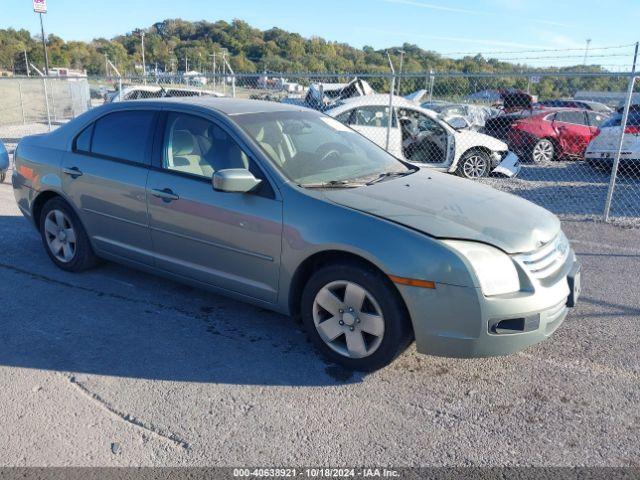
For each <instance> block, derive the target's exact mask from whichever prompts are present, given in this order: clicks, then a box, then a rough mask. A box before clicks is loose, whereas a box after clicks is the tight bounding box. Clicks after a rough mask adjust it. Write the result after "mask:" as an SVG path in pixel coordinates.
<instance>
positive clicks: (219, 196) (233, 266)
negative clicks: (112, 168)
mask: <svg viewBox="0 0 640 480" xmlns="http://www.w3.org/2000/svg"><path fill="white" fill-rule="evenodd" d="M163 117H164V118H163V120H162V123H163V125H164V126H163V128H162V130H163V132H164V133H163V137H164V140H163V141H162V142H161V143H160V142H159V143H160V144H159V146H158V147H156V148H157V150H158V155H156V156H155V157H154V168H153V169H152V172H151V173H150V175H149V182H148V185H147V201H148V209H149V216H150V220H149V221H150V227H151V236H152V240H153V246H154V251H155V257H156V266H157V267H159V268H161V269H162V270H165V271H168V272H171V273H173V274H175V275H179V276H181V277H186V278H189V279H193V280H197V281H199V282H202V283H204V284H208V285H213V286H216V287H218V288H222V289H224V290H227V291H230V292H235V293H238V294H241V295H245V296H249V297H252V298H256V299H259V300H262V301H265V302H269V303H273V302H275V301H276V296H277V290H278V272H279V268H280V252H281V241H282V202H281V201H280V199H279V198H277V196H276V191H275V190H274V188H273V187H272V186H271V184H270V182H269V180H268V179H267V178H266V176H265V175H264V173H263V172H262V170H261V169H260V168H259V167H258V165H257V164H256V163H255V162H254V160H253V159H252V158H251V156H250V154H248V153H247V151H246V150H245V149H243V147H241V146H240V144H239V143H238V141H237V139H236V137H234V135H232V134H231V132H230V131H229V130H228V129H227V128H226V127H222V126H221V125H219V124H218V123H217V122H214V121H212V120H210V119H208V118H204V117H201V116H197V115H193V114H191V113H180V112H169V113H166V114H164V115H163ZM229 168H246V169H249V170H250V171H251V172H252V173H253V174H254V175H255V176H256V177H257V178H260V179H261V180H262V183H261V185H259V187H258V188H257V189H256V190H254V191H252V192H249V193H228V192H219V191H216V190H214V189H213V186H212V182H211V178H212V175H213V174H214V172H215V171H218V170H224V169H229Z"/></svg>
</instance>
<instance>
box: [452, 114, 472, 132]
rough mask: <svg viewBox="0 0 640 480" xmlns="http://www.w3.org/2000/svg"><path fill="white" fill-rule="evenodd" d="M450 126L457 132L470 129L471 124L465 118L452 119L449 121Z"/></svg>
mask: <svg viewBox="0 0 640 480" xmlns="http://www.w3.org/2000/svg"><path fill="white" fill-rule="evenodd" d="M449 125H451V126H452V127H453V128H455V129H456V130H462V129H464V128H469V122H468V121H467V119H466V118H464V117H453V118H452V119H450V120H449Z"/></svg>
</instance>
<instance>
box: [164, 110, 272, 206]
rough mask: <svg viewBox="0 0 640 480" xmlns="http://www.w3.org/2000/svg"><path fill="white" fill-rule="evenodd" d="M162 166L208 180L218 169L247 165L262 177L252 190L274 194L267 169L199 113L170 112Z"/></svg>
mask: <svg viewBox="0 0 640 480" xmlns="http://www.w3.org/2000/svg"><path fill="white" fill-rule="evenodd" d="M162 168H164V169H166V170H171V171H174V172H180V173H186V174H190V175H194V176H197V177H200V178H204V179H207V180H209V179H211V178H212V177H213V174H214V173H215V172H216V171H219V170H225V169H229V168H245V169H248V170H249V171H250V172H251V173H252V174H253V175H254V176H255V177H256V178H258V179H260V180H262V183H261V184H260V185H259V186H258V188H256V189H255V190H253V191H252V193H253V194H256V195H260V196H263V197H267V198H274V197H275V193H274V191H273V188H272V187H271V184H270V183H269V181H268V180H267V178H266V176H265V175H264V172H263V171H262V170H261V169H260V168H259V167H258V166H257V165H256V164H255V162H254V161H252V160H251V159H250V158H249V156H248V155H247V154H246V153H245V151H244V150H243V149H242V147H240V145H238V143H237V142H236V141H235V140H234V139H233V138H232V137H231V135H229V133H228V132H227V131H226V130H224V129H223V128H221V127H220V126H218V125H216V124H215V123H214V122H212V121H210V120H207V119H205V118H202V117H198V116H196V115H188V114H183V113H175V112H174V113H169V114H168V115H167V121H166V124H165V129H164V146H163V154H162Z"/></svg>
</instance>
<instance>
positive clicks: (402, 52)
mask: <svg viewBox="0 0 640 480" xmlns="http://www.w3.org/2000/svg"><path fill="white" fill-rule="evenodd" d="M399 53H400V76H399V77H398V95H400V81H401V80H402V64H403V63H404V54H405V51H404V50H400V52H399Z"/></svg>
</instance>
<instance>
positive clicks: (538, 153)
mask: <svg viewBox="0 0 640 480" xmlns="http://www.w3.org/2000/svg"><path fill="white" fill-rule="evenodd" d="M555 150H556V149H555V145H554V144H553V142H552V141H551V140H549V139H548V138H541V139H540V140H538V141H537V142H536V143H535V145H534V146H533V148H532V149H531V161H532V162H533V163H537V164H544V163H549V162H551V161H552V160H553V158H554V157H555V154H556V152H555Z"/></svg>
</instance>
